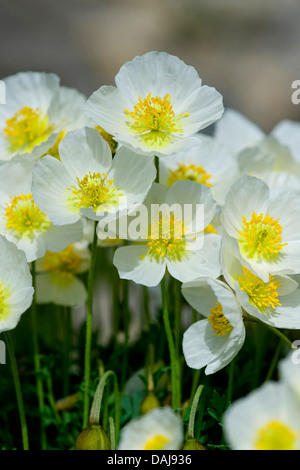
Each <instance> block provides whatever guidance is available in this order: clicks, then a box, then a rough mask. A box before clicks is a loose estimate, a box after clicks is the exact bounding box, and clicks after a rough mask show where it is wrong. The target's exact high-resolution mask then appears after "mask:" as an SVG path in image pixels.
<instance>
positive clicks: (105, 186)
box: [68, 172, 122, 211]
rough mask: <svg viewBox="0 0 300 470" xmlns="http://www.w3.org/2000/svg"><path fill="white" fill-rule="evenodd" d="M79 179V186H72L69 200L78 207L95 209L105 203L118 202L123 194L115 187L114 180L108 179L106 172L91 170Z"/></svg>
mask: <svg viewBox="0 0 300 470" xmlns="http://www.w3.org/2000/svg"><path fill="white" fill-rule="evenodd" d="M76 179H77V183H78V187H76V186H71V187H70V188H68V190H69V191H71V195H70V196H69V202H70V203H71V205H72V206H73V207H74V208H75V209H77V208H78V207H79V208H81V207H92V208H93V209H94V210H95V211H96V210H97V209H98V207H99V206H101V205H103V204H107V203H109V204H111V205H116V204H118V201H119V197H121V196H122V194H120V192H119V191H118V190H117V188H115V187H113V186H112V184H113V181H114V180H109V179H107V174H105V173H91V172H89V173H88V174H87V175H85V176H84V178H82V179H81V180H80V179H79V178H76Z"/></svg>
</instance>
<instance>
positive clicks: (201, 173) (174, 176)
mask: <svg viewBox="0 0 300 470" xmlns="http://www.w3.org/2000/svg"><path fill="white" fill-rule="evenodd" d="M169 173H170V176H169V179H168V185H169V186H172V184H173V183H175V181H180V180H188V181H196V183H202V184H205V185H206V186H208V187H211V184H210V183H209V179H210V178H211V175H209V174H208V173H206V171H205V170H204V168H203V166H201V165H198V166H196V165H194V164H190V165H184V164H183V163H179V164H178V167H177V168H176V170H169Z"/></svg>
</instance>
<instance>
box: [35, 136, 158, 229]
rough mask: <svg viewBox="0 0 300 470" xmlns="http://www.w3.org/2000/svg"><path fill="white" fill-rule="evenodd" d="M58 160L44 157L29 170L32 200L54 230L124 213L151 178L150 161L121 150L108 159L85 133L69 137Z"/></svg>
mask: <svg viewBox="0 0 300 470" xmlns="http://www.w3.org/2000/svg"><path fill="white" fill-rule="evenodd" d="M59 154H60V158H61V161H58V160H57V159H55V158H53V157H51V156H49V155H46V156H45V157H43V158H42V159H40V160H39V161H38V162H37V163H36V164H35V166H34V168H33V195H34V198H35V200H36V202H37V205H38V206H39V208H40V209H41V210H43V211H44V212H45V213H46V214H47V216H48V217H49V219H50V220H51V221H52V222H53V223H55V224H57V225H64V224H70V223H74V222H76V221H78V220H79V219H80V218H81V217H82V216H86V217H88V218H90V219H93V220H99V219H100V218H101V217H103V215H104V214H105V213H106V212H108V213H110V214H111V216H112V217H114V216H116V215H119V214H120V213H122V211H123V212H126V211H130V208H132V207H135V205H136V204H139V203H141V202H142V201H143V199H144V198H145V197H146V195H147V193H148V191H149V189H150V187H151V184H152V182H153V181H154V179H155V175H156V170H155V166H154V162H153V158H150V157H141V156H138V155H136V154H135V153H133V152H131V151H130V150H128V149H126V148H125V147H121V148H120V149H119V150H118V151H117V153H116V156H115V157H114V159H112V155H111V151H110V147H109V145H108V144H107V142H106V141H105V140H104V139H103V138H102V137H101V136H100V134H99V132H98V131H97V130H95V129H91V128H88V127H84V128H83V129H77V130H74V131H71V132H69V133H68V134H67V135H66V137H65V138H64V139H63V140H62V142H61V143H60V145H59Z"/></svg>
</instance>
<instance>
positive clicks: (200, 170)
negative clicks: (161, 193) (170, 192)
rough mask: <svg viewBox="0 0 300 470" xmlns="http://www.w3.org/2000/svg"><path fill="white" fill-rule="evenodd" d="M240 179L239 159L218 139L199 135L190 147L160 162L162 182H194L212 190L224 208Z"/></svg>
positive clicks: (193, 139)
mask: <svg viewBox="0 0 300 470" xmlns="http://www.w3.org/2000/svg"><path fill="white" fill-rule="evenodd" d="M237 177H238V167H237V163H236V159H234V158H233V156H232V154H231V153H230V152H229V151H228V149H227V148H226V147H224V146H223V145H221V144H220V143H218V142H217V141H216V140H215V139H213V138H211V137H208V136H202V135H196V136H194V137H191V138H190V143H189V147H188V148H187V149H186V150H184V151H181V152H179V153H177V154H175V155H169V156H167V157H165V158H163V159H162V160H161V161H160V167H159V181H160V183H163V184H166V185H167V186H171V185H172V184H173V183H174V182H175V181H180V180H190V181H196V182H197V183H202V184H205V185H206V186H208V187H210V188H211V192H212V196H213V198H214V199H215V201H216V202H217V203H218V204H220V205H223V204H224V201H225V195H226V192H227V191H228V189H229V188H230V186H231V185H232V183H233V182H234V181H235V180H236V179H237Z"/></svg>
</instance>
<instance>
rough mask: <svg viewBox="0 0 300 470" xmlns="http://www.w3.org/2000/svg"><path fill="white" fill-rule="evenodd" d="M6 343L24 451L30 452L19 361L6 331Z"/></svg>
mask: <svg viewBox="0 0 300 470" xmlns="http://www.w3.org/2000/svg"><path fill="white" fill-rule="evenodd" d="M3 335H4V341H5V344H6V347H7V350H8V354H9V359H10V366H11V371H12V375H13V379H14V385H15V391H16V396H17V404H18V410H19V416H20V423H21V432H22V441H23V450H29V442H28V430H27V423H26V416H25V410H24V403H23V397H22V390H21V384H20V378H19V373H18V367H17V361H16V356H15V351H14V345H13V341H12V338H11V333H10V332H9V331H6V332H4V333H3Z"/></svg>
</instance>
